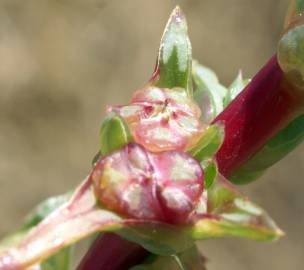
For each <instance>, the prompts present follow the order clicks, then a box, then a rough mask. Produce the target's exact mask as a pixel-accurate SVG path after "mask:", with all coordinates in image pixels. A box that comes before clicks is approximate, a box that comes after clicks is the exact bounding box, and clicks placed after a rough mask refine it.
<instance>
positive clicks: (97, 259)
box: [77, 233, 149, 270]
mask: <svg viewBox="0 0 304 270" xmlns="http://www.w3.org/2000/svg"><path fill="white" fill-rule="evenodd" d="M148 254H149V252H148V251H146V250H145V249H144V248H142V247H141V246H139V245H137V244H134V243H132V242H129V241H127V240H125V239H123V238H121V237H120V236H118V235H116V234H114V233H105V234H103V235H101V236H99V237H98V238H97V239H96V240H95V241H94V243H93V245H92V246H91V247H90V250H89V252H87V254H86V255H85V256H84V258H83V259H82V261H81V263H80V264H79V266H78V267H77V270H85V269H86V270H125V269H128V268H129V267H131V266H133V265H136V264H139V263H141V262H142V261H143V260H144V259H145V258H146V257H147V256H148Z"/></svg>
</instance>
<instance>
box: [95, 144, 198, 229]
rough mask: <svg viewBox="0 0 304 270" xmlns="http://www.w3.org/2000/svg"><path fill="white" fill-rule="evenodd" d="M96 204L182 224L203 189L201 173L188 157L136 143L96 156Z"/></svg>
mask: <svg viewBox="0 0 304 270" xmlns="http://www.w3.org/2000/svg"><path fill="white" fill-rule="evenodd" d="M92 179H93V183H94V189H95V194H96V196H97V198H98V199H99V201H100V203H102V204H103V205H104V206H106V207H108V208H110V209H113V210H115V211H116V212H118V213H119V214H121V215H124V216H127V217H133V218H137V219H144V220H156V221H163V222H167V223H173V224H175V223H185V222H187V219H188V218H189V217H190V215H191V213H192V212H193V211H194V209H195V208H196V206H197V204H198V202H199V199H200V197H201V195H202V192H203V187H204V182H203V179H204V178H203V172H202V169H201V167H200V165H199V163H198V162H197V161H195V160H194V159H193V158H192V157H191V156H189V155H187V154H184V153H180V152H176V151H169V152H163V153H159V154H154V153H151V152H148V151H146V150H145V149H144V148H142V147H141V146H139V145H137V144H129V145H127V146H126V147H124V148H123V149H122V150H120V151H117V152H115V153H113V154H111V155H109V156H106V157H104V158H103V159H100V160H99V161H98V162H97V164H96V167H95V169H94V171H93V173H92Z"/></svg>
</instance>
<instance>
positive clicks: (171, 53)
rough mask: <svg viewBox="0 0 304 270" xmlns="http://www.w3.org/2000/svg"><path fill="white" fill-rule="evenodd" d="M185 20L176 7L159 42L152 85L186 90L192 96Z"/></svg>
mask: <svg viewBox="0 0 304 270" xmlns="http://www.w3.org/2000/svg"><path fill="white" fill-rule="evenodd" d="M187 31H188V29H187V22H186V18H185V16H184V14H183V12H182V11H181V9H180V7H176V8H175V9H174V10H173V12H172V14H171V16H170V18H169V21H168V23H167V25H166V28H165V31H164V34H163V37H162V39H161V42H160V48H159V55H158V64H157V68H156V71H155V72H156V73H157V76H156V77H155V75H154V77H155V78H154V80H155V81H152V83H153V84H154V85H156V86H158V87H163V88H174V87H181V88H183V89H186V91H187V93H188V95H189V96H190V97H191V96H192V85H191V65H192V56H191V44H190V40H189V38H188V33H187Z"/></svg>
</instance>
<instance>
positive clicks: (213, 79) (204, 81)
mask: <svg viewBox="0 0 304 270" xmlns="http://www.w3.org/2000/svg"><path fill="white" fill-rule="evenodd" d="M192 77H193V81H194V89H195V91H194V99H195V101H196V102H197V104H198V105H199V107H200V109H201V111H202V120H203V122H205V123H210V122H211V121H212V120H213V119H214V118H215V117H216V116H217V115H218V114H219V113H220V112H222V111H223V109H224V98H225V97H226V95H227V89H226V88H225V87H224V86H223V85H221V84H220V82H219V80H218V78H217V76H216V74H215V73H214V72H213V71H212V70H211V69H209V68H207V67H204V66H202V65H200V64H199V63H198V62H197V61H194V62H193V66H192Z"/></svg>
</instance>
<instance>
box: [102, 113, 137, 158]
mask: <svg viewBox="0 0 304 270" xmlns="http://www.w3.org/2000/svg"><path fill="white" fill-rule="evenodd" d="M99 138H100V146H101V154H103V155H107V154H109V153H111V152H113V151H115V150H118V149H120V148H121V147H123V146H124V145H126V144H128V142H130V141H131V138H132V137H131V134H130V132H129V129H128V126H127V125H126V124H125V122H124V120H123V119H122V118H121V117H120V116H119V115H116V114H115V113H109V115H108V116H107V117H106V118H105V120H104V121H103V123H102V125H101V128H100V137H99Z"/></svg>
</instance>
